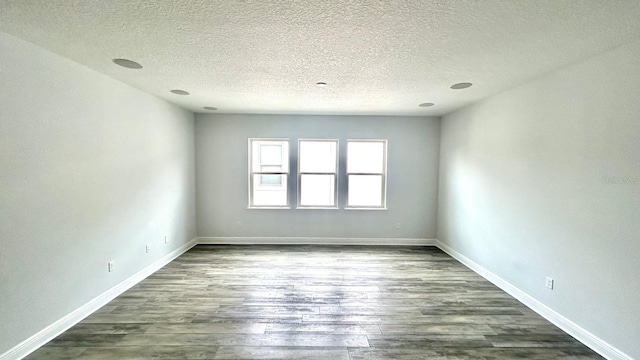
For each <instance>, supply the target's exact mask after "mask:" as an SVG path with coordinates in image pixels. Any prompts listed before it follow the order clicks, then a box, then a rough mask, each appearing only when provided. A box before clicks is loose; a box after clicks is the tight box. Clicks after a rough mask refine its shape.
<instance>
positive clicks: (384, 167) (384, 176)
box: [345, 139, 389, 210]
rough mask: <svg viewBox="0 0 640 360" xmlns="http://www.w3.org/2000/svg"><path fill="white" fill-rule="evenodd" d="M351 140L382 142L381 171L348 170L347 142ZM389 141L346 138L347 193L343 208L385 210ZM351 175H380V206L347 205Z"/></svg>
mask: <svg viewBox="0 0 640 360" xmlns="http://www.w3.org/2000/svg"><path fill="white" fill-rule="evenodd" d="M352 142H369V143H371V142H373V143H376V142H379V143H382V144H383V150H382V172H379V173H373V172H371V173H362V172H357V173H356V172H349V143H352ZM388 143H389V141H388V140H386V139H347V145H346V148H347V156H346V167H345V176H346V179H347V187H346V193H347V199H346V202H345V210H387V157H388V156H387V153H388V147H389V144H388ZM351 175H361V176H367V175H379V176H382V183H381V189H380V190H381V191H380V196H381V198H380V206H371V205H349V181H350V176H351Z"/></svg>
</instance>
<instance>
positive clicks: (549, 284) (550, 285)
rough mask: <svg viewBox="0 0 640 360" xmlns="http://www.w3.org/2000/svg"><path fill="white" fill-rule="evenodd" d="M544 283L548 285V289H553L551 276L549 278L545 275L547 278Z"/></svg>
mask: <svg viewBox="0 0 640 360" xmlns="http://www.w3.org/2000/svg"><path fill="white" fill-rule="evenodd" d="M544 285H545V286H546V287H548V288H549V289H550V290H553V278H550V277H548V276H547V278H546V279H545V281H544Z"/></svg>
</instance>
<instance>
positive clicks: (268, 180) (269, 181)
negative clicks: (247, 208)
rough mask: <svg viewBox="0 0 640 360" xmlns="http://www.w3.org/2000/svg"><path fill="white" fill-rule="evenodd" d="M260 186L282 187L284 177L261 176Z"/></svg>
mask: <svg viewBox="0 0 640 360" xmlns="http://www.w3.org/2000/svg"><path fill="white" fill-rule="evenodd" d="M260 185H261V186H268V185H282V175H260Z"/></svg>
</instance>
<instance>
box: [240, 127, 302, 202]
mask: <svg viewBox="0 0 640 360" xmlns="http://www.w3.org/2000/svg"><path fill="white" fill-rule="evenodd" d="M254 142H256V143H261V142H264V143H265V144H264V145H267V143H268V142H279V143H282V142H286V143H287V144H288V145H287V156H286V157H285V156H283V157H282V161H283V164H282V165H281V166H282V167H283V168H285V169H286V171H285V170H282V171H254V170H253V144H254ZM248 144H249V156H248V159H249V164H248V165H249V171H248V174H249V206H248V208H249V209H290V205H289V181H290V180H289V173H290V169H291V166H290V164H289V162H290V158H291V144H290V142H289V139H282V138H249V139H248ZM261 145H263V144H258V146H261ZM259 153H260V152H259ZM266 166H268V165H266ZM273 166H276V165H273ZM254 175H260V177H259V178H260V182H262V176H265V175H285V177H286V181H285V183H284V184H261V186H274V187H276V186H278V187H283V188H284V191H285V192H286V199H287V201H286V204H285V205H255V204H254V199H253V188H254V183H253V179H254V177H255V176H254Z"/></svg>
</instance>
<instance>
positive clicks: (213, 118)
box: [196, 114, 440, 239]
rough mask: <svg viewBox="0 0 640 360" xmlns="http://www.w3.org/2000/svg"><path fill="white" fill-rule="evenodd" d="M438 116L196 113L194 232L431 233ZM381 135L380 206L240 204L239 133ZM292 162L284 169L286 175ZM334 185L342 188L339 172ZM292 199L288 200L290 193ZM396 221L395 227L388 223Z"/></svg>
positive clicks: (242, 138)
mask: <svg viewBox="0 0 640 360" xmlns="http://www.w3.org/2000/svg"><path fill="white" fill-rule="evenodd" d="M439 131H440V120H439V119H438V118H426V117H424V118H422V117H369V116H367V117H358V116H351V117H346V116H288V115H205V114H199V115H197V116H196V164H197V165H196V167H197V193H198V199H197V209H198V211H197V214H198V235H199V236H202V237H337V238H415V239H424V238H427V239H433V238H435V235H436V203H437V181H438V176H437V171H438V149H439V136H440V135H439ZM251 137H266V138H273V137H278V138H289V139H290V140H291V141H290V144H291V151H292V153H294V154H295V153H296V152H297V139H298V138H331V139H339V140H340V156H341V158H342V157H344V156H345V153H346V151H345V145H346V139H349V138H370V139H371V138H374V139H378V138H382V139H388V140H389V143H388V164H387V167H388V186H387V208H388V210H369V211H366V210H344V203H345V199H346V196H345V194H344V191H343V192H340V193H339V201H338V202H339V204H340V209H339V210H308V209H305V210H296V209H295V207H294V208H292V209H291V210H263V209H261V210H255V209H247V205H248V189H247V187H248V185H247V184H248V176H247V161H248V160H247V148H248V146H247V139H248V138H251ZM295 171H296V167H293V168H292V172H291V174H292V176H293V175H294V174H295ZM341 175H342V176H340V175H339V182H340V184H339V187H341V188H342V189H344V187H345V184H346V182H345V177H344V172H342V174H341ZM294 199H295V198H294ZM396 223H400V229H396V228H395V224H396Z"/></svg>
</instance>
